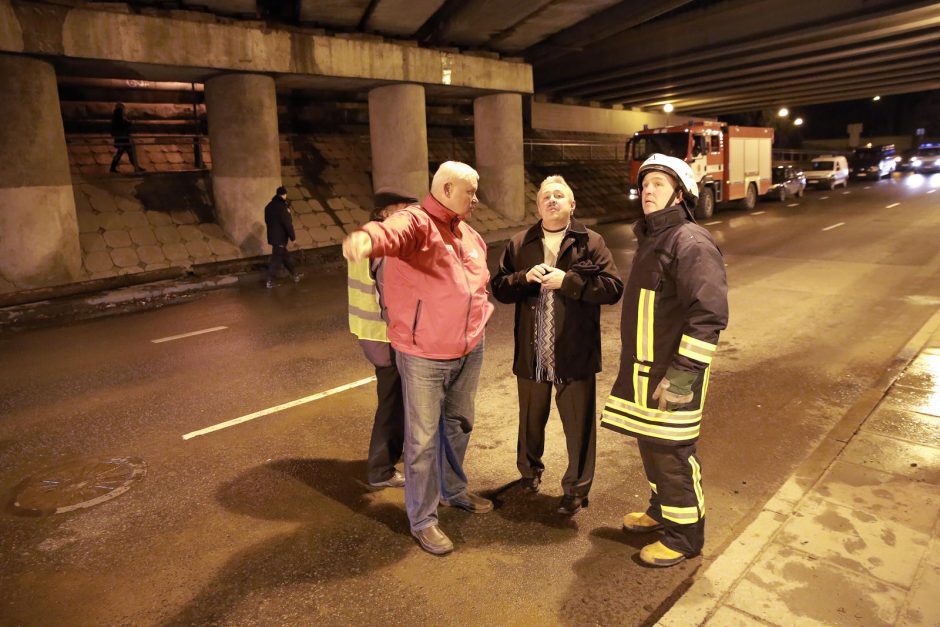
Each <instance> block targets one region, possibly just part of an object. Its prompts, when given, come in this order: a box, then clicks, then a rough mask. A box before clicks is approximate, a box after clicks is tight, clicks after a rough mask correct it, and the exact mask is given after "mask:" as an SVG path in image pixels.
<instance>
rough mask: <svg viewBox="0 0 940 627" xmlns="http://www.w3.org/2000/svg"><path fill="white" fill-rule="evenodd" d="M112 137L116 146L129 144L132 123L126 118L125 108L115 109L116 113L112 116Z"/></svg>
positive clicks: (117, 107)
mask: <svg viewBox="0 0 940 627" xmlns="http://www.w3.org/2000/svg"><path fill="white" fill-rule="evenodd" d="M111 136H112V137H113V138H114V144H115V145H116V146H117V145H121V144H127V143H128V142H129V141H130V136H131V123H130V122H128V121H127V118H125V117H124V107H122V106H116V107H114V113H112V114H111Z"/></svg>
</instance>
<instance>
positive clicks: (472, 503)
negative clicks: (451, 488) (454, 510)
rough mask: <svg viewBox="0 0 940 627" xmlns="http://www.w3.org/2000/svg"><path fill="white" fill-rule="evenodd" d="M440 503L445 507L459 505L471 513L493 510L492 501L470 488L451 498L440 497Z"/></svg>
mask: <svg viewBox="0 0 940 627" xmlns="http://www.w3.org/2000/svg"><path fill="white" fill-rule="evenodd" d="M441 505H444V506H445V507H459V508H460V509H462V510H466V511H468V512H470V513H471V514H485V513H486V512H489V511H492V510H493V501H491V500H489V499H485V498H483V497H482V496H480V495H479V494H474V493H473V492H471V491H470V490H467V491H465V492H464V493H463V494H458V495H457V496H455V497H454V498H452V499H441Z"/></svg>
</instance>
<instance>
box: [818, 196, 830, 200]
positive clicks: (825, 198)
mask: <svg viewBox="0 0 940 627" xmlns="http://www.w3.org/2000/svg"><path fill="white" fill-rule="evenodd" d="M819 200H829V196H820V197H819Z"/></svg>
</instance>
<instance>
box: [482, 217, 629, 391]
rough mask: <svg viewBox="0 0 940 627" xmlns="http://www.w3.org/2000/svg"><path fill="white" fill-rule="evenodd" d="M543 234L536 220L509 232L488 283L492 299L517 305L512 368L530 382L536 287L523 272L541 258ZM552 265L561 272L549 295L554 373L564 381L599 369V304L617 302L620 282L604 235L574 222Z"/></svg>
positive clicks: (533, 372) (620, 286)
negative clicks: (553, 294)
mask: <svg viewBox="0 0 940 627" xmlns="http://www.w3.org/2000/svg"><path fill="white" fill-rule="evenodd" d="M542 238H543V234H542V222H541V220H540V221H539V222H538V223H536V225H535V226H533V227H532V228H530V229H528V230H526V231H521V232H520V233H517V234H516V235H515V236H513V238H512V239H511V240H509V243H508V244H507V245H506V250H505V251H503V256H502V259H501V260H500V263H499V269H498V270H497V271H496V275H495V276H494V277H493V280H492V282H491V284H490V286H491V287H492V289H493V296H495V297H496V300H498V301H500V302H502V303H515V304H516V318H515V339H516V347H515V354H514V357H513V365H512V371H513V373H514V374H515V375H516V376H518V377H523V378H525V379H533V380H534V379H535V378H536V376H535V325H536V307H537V304H538V300H539V285H538V284H537V283H529V282H528V281H526V278H525V275H526V273H527V272H528V271H529V270H530V269H531V268H532V267H533V266H535V265H538V264H540V263H542V262H543V261H545V252H544V249H543V246H542ZM555 267H556V268H558V269H559V270H563V271H564V272H565V279H564V281H563V282H562V284H561V288H559V289H558V290H557V292H556V294H557V295H556V297H555V299H554V320H555V328H556V329H557V331H556V334H555V360H556V366H555V374H556V377H557V379H558V380H560V381H564V382H568V381H574V380H581V379H587V378H589V377H593V376H594V374H595V373H597V372H600V370H601V307H600V306H601V305H613V304H614V303H616V302H617V301H618V300H620V296H621V294H623V280H621V278H620V276H619V274H618V272H617V267H616V266H615V265H614V259H613V256H612V255H611V254H610V250H608V248H607V245H606V244H605V243H604V238H603V237H601V236H600V235H599V234H597V233H595V232H594V231H591V230H590V229H587V228H585V227H584V226H583V225H582V224H581V223H579V222H577V221H576V220H572V221H571V224H570V226H569V227H568V230H567V232H566V233H565V237H564V239H563V240H562V242H561V246H560V247H559V249H558V259H557V260H556V261H555Z"/></svg>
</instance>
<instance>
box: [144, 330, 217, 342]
mask: <svg viewBox="0 0 940 627" xmlns="http://www.w3.org/2000/svg"><path fill="white" fill-rule="evenodd" d="M227 328H228V327H212V328H211V329H203V330H202V331H193V332H192V333H181V334H180V335H171V336H169V337H161V338H160V339H158V340H150V341H151V342H153V343H154V344H159V343H160V342H172V341H173V340H181V339H183V338H184V337H192V336H194V335H202V334H203V333H212V332H213V331H221V330H222V329H227Z"/></svg>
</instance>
